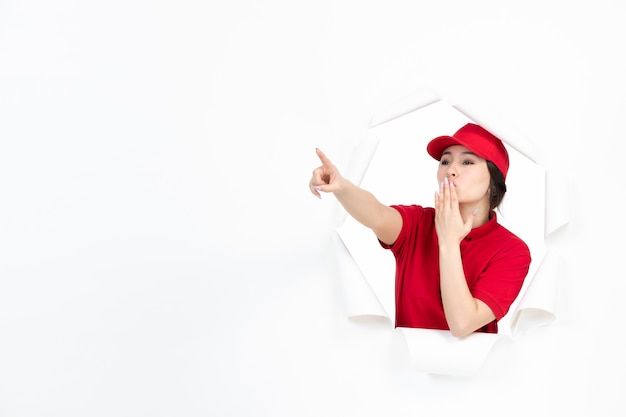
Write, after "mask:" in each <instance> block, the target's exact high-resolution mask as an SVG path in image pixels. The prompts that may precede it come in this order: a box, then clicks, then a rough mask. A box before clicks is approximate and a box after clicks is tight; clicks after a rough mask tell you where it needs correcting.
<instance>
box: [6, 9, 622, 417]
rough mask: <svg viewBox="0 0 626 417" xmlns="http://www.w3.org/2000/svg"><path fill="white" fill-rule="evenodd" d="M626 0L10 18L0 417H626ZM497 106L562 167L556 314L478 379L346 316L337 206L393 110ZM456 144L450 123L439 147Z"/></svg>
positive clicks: (64, 12) (505, 350) (89, 12)
mask: <svg viewBox="0 0 626 417" xmlns="http://www.w3.org/2000/svg"><path fill="white" fill-rule="evenodd" d="M625 17H626V6H623V5H621V4H620V3H619V2H615V1H596V2H593V3H592V2H583V1H552V2H544V1H530V2H528V1H527V2H515V3H514V2H501V1H481V2H464V1H460V0H456V1H439V2H426V1H345V0H342V1H316V2H290V1H278V0H276V1H265V2H254V1H232V2H202V1H192V0H182V1H177V2H165V1H160V2H151V1H140V0H125V1H116V0H113V1H108V2H99V3H98V2H81V1H72V0H65V1H58V2H47V1H2V2H0V146H1V147H0V187H1V189H0V254H1V255H0V415H1V416H7V417H9V416H11V417H12V416H31V415H32V416H35V415H45V416H57V415H58V416H64V417H67V416H85V415H88V416H110V415H115V416H148V415H149V416H161V415H163V416H166V415H167V416H173V415H176V416H204V415H212V416H244V415H245V416H272V417H275V416H347V415H360V416H374V415H396V416H409V415H410V416H414V415H445V416H447V415H453V414H461V415H468V414H469V415H480V416H491V415H494V416H495V415H498V416H501V415H510V416H526V415H534V416H553V415H554V416H556V415H559V416H560V415H567V414H568V413H574V412H575V413H576V415H591V414H593V415H601V416H617V415H623V413H624V412H626V408H625V407H624V405H623V401H622V400H621V395H622V393H623V390H624V386H625V384H626V381H625V380H624V376H623V375H624V371H626V369H625V365H626V364H625V361H624V356H623V350H624V347H625V346H624V342H623V338H622V336H621V335H620V333H621V330H622V329H623V311H622V309H621V307H622V305H623V302H622V299H623V294H624V290H625V289H626V285H625V282H626V281H625V280H624V278H625V276H624V268H623V265H622V263H621V262H620V261H621V260H622V258H623V253H622V252H623V251H622V247H623V244H622V238H623V235H624V234H623V214H622V208H623V207H622V204H623V200H624V198H623V187H622V178H621V177H622V176H621V173H622V171H623V165H624V164H623V163H622V159H623V151H624V147H623V144H622V142H623V141H624V133H623V127H622V123H623V120H622V119H623V114H624V110H625V107H626V102H625V101H624V97H625V93H626V91H625V88H624V87H625V83H624V78H623V77H624V75H623V74H624V73H626V68H625V62H626V61H624V60H623V59H622V51H623V39H624V36H625V35H626V29H624V26H623V21H624V18H625ZM420 86H428V87H434V88H443V89H445V90H447V91H453V92H456V93H460V94H463V95H465V96H468V97H475V98H477V99H479V100H480V101H481V102H483V103H486V104H487V105H488V106H491V108H493V109H496V110H497V111H498V112H499V113H500V114H502V115H503V117H505V118H506V119H508V121H509V122H510V123H512V124H513V125H516V126H518V127H520V128H521V129H522V130H523V131H524V133H525V134H526V135H527V136H528V137H530V138H532V140H533V141H534V143H535V144H536V146H537V148H538V150H539V154H540V155H541V161H540V162H541V164H542V165H543V166H545V167H548V168H550V169H553V170H555V171H558V172H561V173H563V174H564V175H565V176H566V178H567V180H568V182H569V188H570V192H571V200H570V214H571V217H570V223H569V224H568V225H567V226H566V227H565V228H563V229H561V230H559V231H557V232H556V233H554V234H553V235H551V236H550V238H549V239H550V240H549V242H548V243H549V244H550V245H551V247H553V248H555V250H557V251H558V253H559V254H560V255H561V256H562V257H563V259H564V262H563V269H564V272H565V277H566V279H565V280H564V281H563V282H561V287H560V288H559V290H560V308H559V311H558V312H557V321H556V322H555V323H554V324H553V325H551V326H547V327H540V328H535V329H532V330H530V331H528V332H526V333H525V334H524V335H523V337H520V338H518V339H516V340H515V341H514V342H513V341H512V342H510V343H508V344H503V345H502V346H499V347H498V348H497V349H494V351H493V352H492V353H491V355H490V356H489V358H488V360H487V362H486V363H485V365H484V367H483V368H482V370H481V372H480V373H479V374H478V375H476V376H474V377H470V378H455V377H442V376H433V375H428V374H423V373H419V372H414V371H412V370H410V369H407V367H406V366H405V364H406V361H405V360H404V359H406V358H399V357H393V352H394V350H393V349H392V348H391V346H392V345H393V338H394V335H393V331H392V329H391V328H390V326H389V325H388V323H387V322H385V321H380V322H374V323H363V322H359V321H351V320H348V319H347V318H345V316H344V315H343V313H342V310H341V306H340V303H339V297H338V295H337V286H336V277H335V276H334V275H333V271H334V267H333V253H332V250H331V246H330V245H329V243H330V237H331V235H332V233H333V231H334V229H335V227H336V226H337V225H338V221H339V220H338V219H340V216H339V215H338V213H339V211H338V210H337V206H336V203H335V202H334V200H333V198H332V197H330V196H328V197H326V198H324V199H323V200H322V201H319V200H317V199H316V198H314V197H313V196H312V195H311V194H309V191H308V189H307V183H308V180H309V176H310V173H311V170H312V169H313V168H314V167H315V166H317V164H318V162H317V160H316V157H315V154H314V148H315V147H320V148H322V149H323V150H325V151H326V153H327V154H328V155H329V156H331V157H332V158H333V160H334V162H335V163H336V164H337V165H338V166H339V167H346V169H347V167H348V166H349V163H350V160H351V155H352V152H353V150H354V148H355V146H357V145H358V143H359V138H360V137H362V134H363V132H364V130H365V129H366V128H367V126H368V122H369V118H370V117H371V115H372V113H373V112H375V111H376V109H377V108H378V107H379V105H380V103H383V102H387V101H389V100H392V99H393V98H394V97H399V96H401V95H402V93H403V92H405V91H408V89H410V88H413V87H420ZM444 133H446V132H444Z"/></svg>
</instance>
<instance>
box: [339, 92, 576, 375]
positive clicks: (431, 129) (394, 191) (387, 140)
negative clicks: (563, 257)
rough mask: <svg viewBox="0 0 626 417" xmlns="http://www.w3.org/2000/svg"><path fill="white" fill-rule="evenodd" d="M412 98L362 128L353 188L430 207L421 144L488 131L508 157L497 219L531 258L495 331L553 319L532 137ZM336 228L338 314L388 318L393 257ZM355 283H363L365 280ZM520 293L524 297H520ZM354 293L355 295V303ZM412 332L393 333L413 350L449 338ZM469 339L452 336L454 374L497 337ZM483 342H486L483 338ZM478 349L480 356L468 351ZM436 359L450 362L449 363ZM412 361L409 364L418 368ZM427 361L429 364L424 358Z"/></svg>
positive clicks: (360, 234)
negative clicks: (342, 302)
mask: <svg viewBox="0 0 626 417" xmlns="http://www.w3.org/2000/svg"><path fill="white" fill-rule="evenodd" d="M426 91H427V90H426ZM414 103H415V104H414V105H413V106H412V105H410V100H409V99H404V100H403V101H402V102H401V103H399V104H398V106H395V107H394V106H391V108H390V109H387V110H385V111H384V112H381V113H380V114H379V115H377V116H375V117H373V118H372V121H373V122H372V125H373V127H372V128H371V129H370V131H371V133H373V134H374V135H375V136H376V137H378V139H379V140H378V142H377V143H376V146H371V143H372V139H371V137H368V139H367V140H368V141H369V143H370V146H369V148H368V149H369V150H370V152H371V153H370V154H369V155H364V154H361V158H362V160H363V161H365V160H367V161H368V163H367V164H364V163H361V166H363V167H364V169H365V172H363V173H362V175H360V176H359V175H358V174H357V173H354V172H353V174H354V175H355V176H356V177H358V178H359V179H362V180H361V181H360V185H361V186H362V187H363V188H365V189H367V190H369V191H371V192H373V194H374V195H376V196H377V198H378V199H379V200H380V201H381V202H383V203H385V204H413V203H415V204H421V205H425V206H432V204H433V201H432V199H433V194H434V190H436V186H437V183H436V170H437V162H436V161H435V160H433V159H432V158H430V157H429V156H428V155H427V153H426V144H427V143H428V141H430V139H432V138H433V137H436V136H439V135H441V134H447V133H453V132H454V131H456V130H457V129H458V128H459V127H461V126H462V125H463V124H465V123H467V122H469V121H471V122H474V123H478V124H480V125H483V126H485V127H486V128H488V129H495V130H496V131H497V134H498V135H499V137H500V138H501V139H502V140H503V142H504V143H505V146H506V147H507V149H508V151H509V156H510V158H511V169H510V171H509V175H508V178H507V187H508V188H509V192H507V196H506V197H505V199H504V202H503V204H502V207H501V208H502V213H498V216H499V222H500V223H501V224H503V225H504V226H505V227H507V228H509V229H511V230H512V231H513V232H514V233H516V234H517V235H518V236H520V237H521V238H522V239H523V240H524V241H525V242H526V243H527V244H528V246H529V247H530V249H531V255H532V258H533V262H532V264H531V269H530V271H529V274H528V276H527V278H526V281H525V283H524V287H523V288H522V291H521V292H520V296H518V298H517V300H516V302H515V303H514V304H513V305H512V306H511V309H510V310H509V313H508V314H507V315H506V316H505V317H504V318H503V319H502V320H501V321H500V323H499V329H500V334H501V335H507V334H508V335H512V334H513V332H515V330H516V329H518V330H519V329H521V328H522V327H523V328H529V327H532V326H535V325H545V324H546V323H547V322H548V321H550V320H551V319H550V318H552V320H553V319H554V317H556V313H555V311H554V308H555V306H554V303H553V302H548V299H553V298H554V297H553V296H554V294H553V292H554V291H556V285H553V284H552V285H551V284H550V281H556V279H557V277H556V276H555V275H554V274H553V273H551V272H546V271H547V270H546V269H544V268H541V269H540V267H539V266H540V265H541V264H542V261H543V258H544V256H545V253H546V248H545V231H546V230H547V229H546V227H545V216H546V211H547V210H546V204H548V202H547V201H546V200H545V198H544V197H545V193H544V189H545V187H546V173H545V170H544V169H543V168H542V167H540V166H538V165H537V164H536V163H535V162H534V161H535V160H536V150H535V149H534V148H533V146H532V142H530V141H529V140H527V139H525V138H524V137H523V136H522V135H521V134H520V133H519V132H518V131H517V130H515V129H513V128H511V127H510V126H508V125H507V124H506V123H504V122H502V121H498V120H497V118H496V117H494V116H493V115H491V114H489V112H488V111H486V110H485V109H484V108H479V107H478V106H476V107H475V108H474V107H470V106H468V105H467V104H464V103H459V102H456V103H455V105H454V106H451V105H450V104H449V103H448V102H447V101H446V100H444V99H439V100H437V99H434V98H433V96H432V94H431V93H430V92H428V93H427V94H426V95H425V96H421V97H415V100H414ZM494 133H495V132H494ZM509 142H510V143H509ZM429 179H431V181H429ZM552 204H556V203H552ZM553 218H557V219H559V220H557V221H556V224H564V223H566V222H567V219H566V218H563V217H562V216H561V217H558V216H557V214H554V215H553ZM551 227H552V226H551ZM337 233H338V236H339V237H340V241H341V242H342V243H343V245H344V250H343V251H339V252H338V257H339V258H341V259H340V264H342V265H343V268H344V269H350V270H351V271H350V272H345V273H346V276H343V277H342V278H341V279H342V282H343V284H344V289H345V291H344V294H345V295H346V297H348V298H350V301H347V300H346V305H347V306H349V307H348V308H346V311H350V312H351V313H349V315H350V314H359V315H376V314H380V315H383V316H385V317H389V318H390V320H391V321H393V320H394V316H393V314H394V311H395V305H394V298H393V294H394V276H395V262H394V259H393V255H392V254H391V253H390V252H389V251H385V250H383V249H382V248H381V247H380V246H379V244H378V242H377V240H376V238H375V236H374V235H373V233H372V232H371V231H370V230H369V229H366V228H364V227H363V226H362V225H360V224H358V223H357V222H356V221H355V220H354V219H352V218H351V217H349V216H348V217H346V219H345V221H344V222H343V224H342V225H341V226H340V227H339V228H338V229H337ZM348 260H351V261H352V262H349V261H348ZM357 271H358V272H357ZM537 276H538V277H540V278H537V281H538V282H540V281H541V286H539V285H536V286H535V285H534V281H535V278H536V277H537ZM359 280H365V281H366V283H367V285H364V284H363V283H361V282H359ZM357 282H359V283H357ZM535 287H537V288H538V289H535ZM544 291H546V292H548V293H550V292H551V293H550V294H551V295H546V297H544V298H543V299H541V298H537V297H534V296H532V294H533V293H535V292H540V293H543V292H544ZM526 294H530V295H528V296H525V295H526ZM357 297H362V298H361V299H360V300H359V301H356V298H357ZM531 304H532V305H531ZM412 330H413V329H406V330H404V329H403V330H401V331H402V332H403V333H405V334H411V335H413V334H415V335H417V334H419V335H420V336H419V340H420V341H421V342H420V343H422V345H421V346H422V347H421V349H426V347H424V345H423V343H427V344H428V348H429V349H430V348H432V352H447V351H449V349H448V348H447V347H446V346H448V345H444V343H447V344H449V340H447V339H445V338H442V337H441V336H438V337H434V336H433V337H430V336H425V335H428V334H429V332H433V331H432V330H425V329H418V330H423V331H418V332H413V331H412ZM433 334H434V333H433ZM447 334H449V332H447ZM471 336H472V337H469V338H463V339H455V342H454V344H453V345H454V347H455V349H458V350H459V351H462V350H463V349H465V348H464V345H467V353H468V355H466V356H467V358H466V359H465V360H464V361H466V362H464V364H463V366H462V369H461V364H459V365H458V366H459V368H458V372H457V373H459V374H462V373H464V372H466V371H467V370H470V369H478V368H479V367H480V364H482V362H483V361H484V359H485V358H486V355H487V354H488V352H489V350H490V349H491V347H492V346H493V343H495V340H496V339H497V338H498V337H499V335H486V336H490V337H483V336H478V337H474V335H471ZM450 337H452V336H451V335H450ZM478 338H481V340H482V342H481V343H478V342H475V341H476V340H477V339H478ZM491 339H494V340H491ZM410 340H416V339H415V337H414V336H409V339H407V343H408V346H409V348H411V346H412V343H411V342H410ZM487 340H489V342H486V341H487ZM470 341H471V342H470ZM470 343H471V346H470ZM478 351H480V354H473V353H472V354H469V353H470V352H478ZM457 353H458V352H457ZM413 356H414V355H412V357H413ZM444 362H446V363H450V361H444ZM420 363H421V362H419V361H418V362H416V367H417V368H418V369H419V368H420V365H419V364H420ZM429 363H431V364H433V363H435V362H433V361H429ZM421 370H422V371H425V372H434V373H438V372H441V373H447V374H454V373H455V372H454V370H453V369H443V368H442V369H439V370H437V369H436V367H433V366H430V367H429V368H428V369H426V368H425V367H422V369H421Z"/></svg>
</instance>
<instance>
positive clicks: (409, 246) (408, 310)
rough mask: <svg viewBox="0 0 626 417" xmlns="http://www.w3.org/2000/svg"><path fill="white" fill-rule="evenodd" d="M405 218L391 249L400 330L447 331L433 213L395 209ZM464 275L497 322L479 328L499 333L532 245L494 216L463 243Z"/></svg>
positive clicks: (431, 210) (426, 209)
mask: <svg viewBox="0 0 626 417" xmlns="http://www.w3.org/2000/svg"><path fill="white" fill-rule="evenodd" d="M392 207H393V208H395V209H396V210H398V211H399V212H400V214H401V216H402V230H401V231H400V235H399V236H398V239H397V240H396V242H395V243H394V244H393V245H391V246H389V245H386V244H384V243H382V242H381V245H382V246H383V247H384V248H386V249H390V250H391V251H392V253H393V254H394V256H395V258H396V291H395V300H396V327H418V328H426V329H443V330H448V329H449V327H448V323H447V321H446V317H445V315H444V312H443V304H442V301H441V290H440V286H439V246H438V242H437V232H436V230H435V209H434V208H429V207H422V206H417V205H411V206H402V205H394V206H392ZM461 258H462V262H463V270H464V271H465V278H466V279H467V285H468V287H469V290H470V292H471V293H472V295H473V296H474V298H477V299H479V300H481V301H483V302H484V303H485V304H487V305H488V306H489V307H490V308H491V310H492V311H493V313H494V315H495V316H496V319H495V320H494V321H493V322H491V323H488V324H487V325H485V326H484V327H482V328H480V329H478V330H477V331H480V332H486V333H497V332H498V325H497V321H498V320H500V319H501V318H502V317H503V316H504V315H505V314H506V313H507V311H508V310H509V307H510V306H511V304H512V303H513V301H515V298H516V297H517V295H518V294H519V292H520V289H521V288H522V284H523V282H524V278H525V277H526V274H527V273H528V269H529V266H530V260H531V258H530V251H529V249H528V246H527V245H526V244H525V243H524V242H523V241H522V240H521V239H520V238H519V237H517V236H515V235H514V234H513V233H511V232H510V231H509V230H507V229H506V228H505V227H503V226H502V225H500V224H499V223H498V222H497V218H496V213H495V212H492V214H491V216H490V219H489V221H488V222H487V223H485V224H484V225H482V226H480V227H477V228H475V229H472V230H471V231H470V233H469V234H468V235H467V236H466V237H465V238H464V239H463V241H462V242H461Z"/></svg>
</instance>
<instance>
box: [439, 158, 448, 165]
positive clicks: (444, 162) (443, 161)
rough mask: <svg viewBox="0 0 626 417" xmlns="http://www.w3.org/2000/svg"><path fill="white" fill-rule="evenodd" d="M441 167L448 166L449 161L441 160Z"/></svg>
mask: <svg viewBox="0 0 626 417" xmlns="http://www.w3.org/2000/svg"><path fill="white" fill-rule="evenodd" d="M441 165H450V161H448V160H447V159H442V160H441Z"/></svg>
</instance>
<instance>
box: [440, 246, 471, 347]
mask: <svg viewBox="0 0 626 417" xmlns="http://www.w3.org/2000/svg"><path fill="white" fill-rule="evenodd" d="M439 271H440V286H441V300H442V302H443V310H444V314H445V315H446V321H447V322H448V327H450V331H451V332H452V334H454V335H455V336H459V337H460V336H465V335H466V334H469V333H471V332H473V331H474V330H476V329H477V328H478V327H480V325H478V324H477V323H478V317H477V316H478V304H477V301H476V299H475V298H474V297H473V296H472V293H471V292H470V290H469V288H468V286H467V280H466V278H465V272H464V270H463V263H462V261H461V250H460V247H459V245H448V246H446V245H440V247H439Z"/></svg>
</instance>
